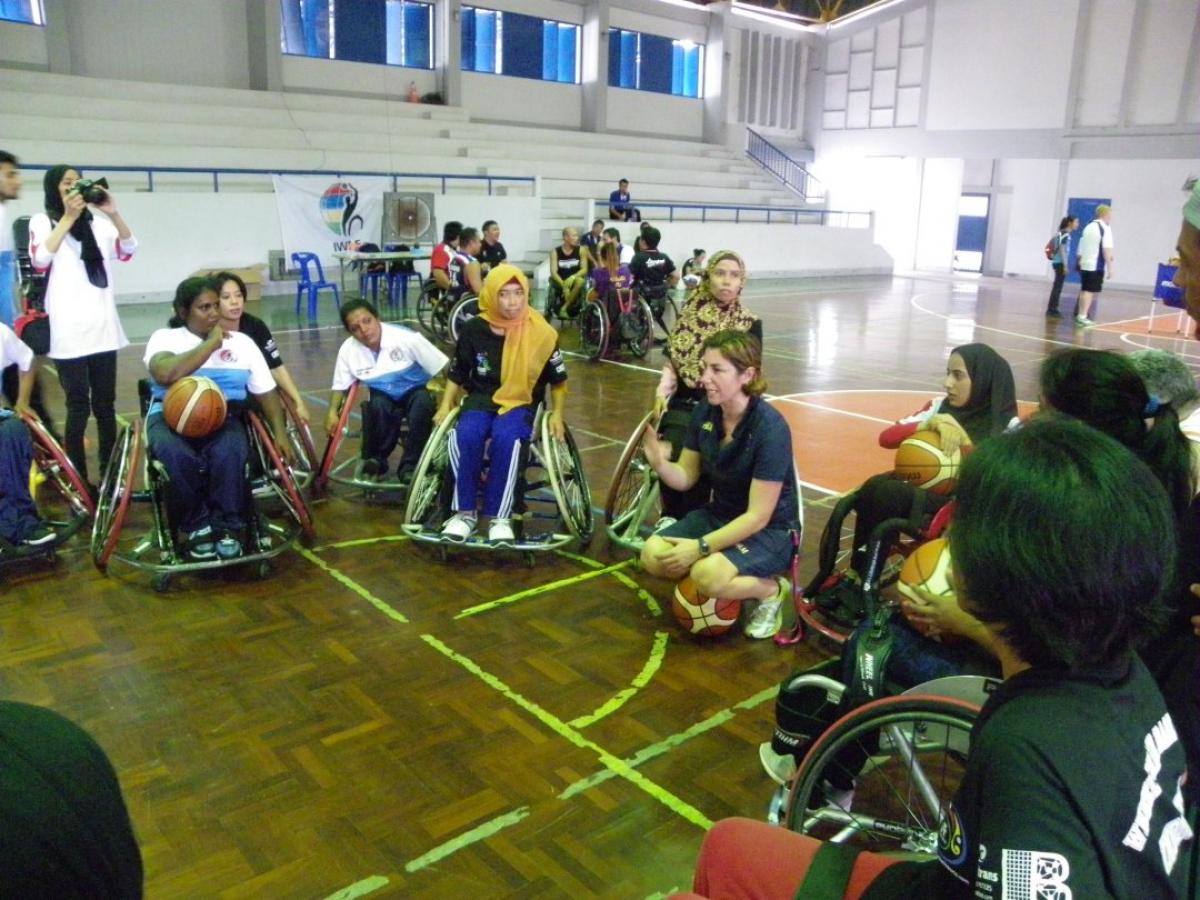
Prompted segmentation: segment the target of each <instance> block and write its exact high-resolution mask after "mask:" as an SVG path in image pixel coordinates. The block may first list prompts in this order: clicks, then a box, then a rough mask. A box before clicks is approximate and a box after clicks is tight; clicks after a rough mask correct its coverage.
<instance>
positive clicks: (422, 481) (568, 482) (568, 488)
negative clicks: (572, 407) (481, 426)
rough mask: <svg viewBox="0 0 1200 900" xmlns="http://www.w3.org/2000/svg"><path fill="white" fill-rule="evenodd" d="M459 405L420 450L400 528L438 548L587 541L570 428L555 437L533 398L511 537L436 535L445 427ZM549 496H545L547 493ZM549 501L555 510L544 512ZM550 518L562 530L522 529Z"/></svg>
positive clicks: (443, 502) (447, 493)
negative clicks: (540, 474) (536, 474)
mask: <svg viewBox="0 0 1200 900" xmlns="http://www.w3.org/2000/svg"><path fill="white" fill-rule="evenodd" d="M461 409H462V408H461V407H456V408H455V409H453V410H452V411H451V412H450V414H449V415H447V416H446V418H445V419H443V420H442V423H441V424H440V425H438V427H437V428H436V429H434V432H433V434H432V435H431V436H430V438H429V443H427V444H426V445H425V450H424V451H423V452H422V453H421V459H420V461H419V462H418V463H417V471H416V473H415V474H414V476H413V481H412V487H411V488H410V490H409V495H408V505H407V507H406V509H405V515H404V525H403V529H404V532H405V533H406V534H408V535H410V536H411V537H412V538H413V539H414V540H416V541H421V542H423V543H427V544H435V545H438V546H439V547H441V548H442V549H443V552H444V551H445V549H446V548H451V547H464V548H470V549H477V550H492V551H494V550H515V551H517V552H520V553H524V554H526V559H527V560H529V561H531V559H532V557H531V554H533V553H536V552H539V551H544V550H554V549H557V548H559V547H564V546H566V545H567V544H569V543H571V541H574V540H578V541H579V542H580V543H581V544H587V542H588V541H589V540H590V539H591V536H592V527H593V521H592V497H591V491H590V489H589V488H588V483H587V478H586V477H585V475H584V472H583V463H582V461H581V460H580V458H579V451H578V449H577V448H576V445H575V438H574V437H573V436H572V434H571V430H570V428H567V431H566V440H565V441H558V440H557V439H555V438H554V436H553V435H552V434H551V433H550V417H549V416H548V415H547V414H546V413H545V407H544V405H543V404H538V407H537V410H536V412H535V414H534V422H533V437H532V439H531V440H530V441H529V442H528V443H527V444H526V445H525V446H524V447H523V448H522V449H521V451H520V452H521V453H522V455H523V457H524V459H523V461H522V462H523V464H522V467H521V476H520V478H521V500H520V502H519V504H518V508H517V509H515V510H514V513H513V516H512V519H513V532H514V535H515V538H516V539H515V540H514V541H511V542H509V541H505V542H500V543H492V542H490V541H488V540H486V539H484V538H482V537H472V538H469V539H468V540H466V541H447V540H446V539H444V538H443V537H442V535H441V527H442V523H443V522H444V521H445V519H446V518H448V517H449V515H450V500H451V496H452V491H453V478H452V472H451V466H450V452H449V443H450V430H451V429H452V428H453V427H454V424H455V422H457V421H458V417H459V415H460V413H461ZM536 468H540V469H542V470H543V471H544V473H545V477H544V478H543V479H539V480H535V481H531V480H530V479H529V477H528V473H529V470H530V469H536ZM547 493H549V494H550V496H549V497H547V496H546V494H547ZM547 505H550V506H553V507H554V508H555V511H556V513H557V514H556V515H552V514H550V513H546V512H543V511H542V509H543V508H544V507H545V506H547ZM549 519H553V520H554V522H555V523H556V525H557V524H558V523H561V524H562V525H563V526H565V531H562V530H558V529H557V528H556V529H554V530H551V531H548V532H540V533H537V534H525V529H526V526H527V524H531V523H532V522H536V521H543V522H544V521H546V520H549Z"/></svg>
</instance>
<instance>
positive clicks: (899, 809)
mask: <svg viewBox="0 0 1200 900" xmlns="http://www.w3.org/2000/svg"><path fill="white" fill-rule="evenodd" d="M978 715H979V707H978V706H976V705H974V704H972V703H968V702H966V701H963V700H957V699H952V698H949V697H937V696H932V695H907V694H906V695H901V696H898V697H885V698H883V699H880V700H876V701H873V702H871V703H868V704H866V705H865V706H860V707H859V708H858V709H855V710H854V711H852V712H851V713H849V714H848V715H846V716H843V717H842V718H841V719H839V720H838V721H837V722H835V723H834V724H833V725H831V726H830V727H829V728H828V729H826V730H825V732H824V733H823V734H821V736H820V737H818V738H817V739H816V740H815V741H814V742H813V744H812V746H811V747H810V749H809V751H808V754H807V755H806V756H805V757H804V759H803V761H802V762H801V763H800V767H799V769H798V770H797V772H796V776H795V778H794V780H793V782H792V789H791V793H790V794H789V796H788V800H787V813H786V824H787V827H788V828H790V829H792V830H793V831H798V832H801V833H802V834H808V835H812V836H814V837H818V838H821V839H822V840H828V841H832V842H834V843H848V844H852V845H854V846H859V847H861V848H863V849H869V850H872V851H876V852H880V851H890V850H904V851H911V852H917V853H928V854H933V853H935V852H936V850H937V833H938V822H939V819H940V816H941V811H942V810H943V809H944V808H945V806H947V805H948V804H949V802H950V800H951V798H952V797H953V796H954V794H955V792H956V791H957V790H958V787H959V784H960V782H961V781H962V777H963V775H964V773H965V772H966V751H967V749H968V748H969V747H970V737H971V728H972V726H973V725H974V724H975V719H976V717H977V716H978ZM831 780H832V783H833V784H835V785H836V784H845V783H847V781H848V780H852V781H853V784H854V791H853V797H852V799H851V798H848V797H846V796H844V795H843V796H840V797H839V796H838V795H837V792H835V791H834V790H833V789H832V788H831V786H830V781H831Z"/></svg>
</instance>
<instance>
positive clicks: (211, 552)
mask: <svg viewBox="0 0 1200 900" xmlns="http://www.w3.org/2000/svg"><path fill="white" fill-rule="evenodd" d="M184 549H185V551H186V552H187V555H188V557H189V558H190V559H192V560H196V561H200V562H202V561H204V560H209V559H216V558H217V548H216V545H215V544H214V543H213V530H212V528H211V527H209V526H208V525H205V526H204V527H203V528H197V529H196V530H195V531H193V532H192V533H191V534H189V535H188V536H187V538H186V539H185V540H184Z"/></svg>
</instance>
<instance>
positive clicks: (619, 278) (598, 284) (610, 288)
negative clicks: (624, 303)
mask: <svg viewBox="0 0 1200 900" xmlns="http://www.w3.org/2000/svg"><path fill="white" fill-rule="evenodd" d="M591 274H592V292H591V294H590V295H589V296H588V300H591V301H594V302H598V303H604V304H605V311H606V312H607V313H608V320H609V322H615V321H617V317H618V312H619V310H618V309H617V304H616V299H615V297H614V290H616V289H621V288H629V287H633V273H632V272H630V271H629V266H623V265H621V257H620V253H619V251H618V250H617V247H616V245H615V244H605V245H604V246H603V247H602V248H601V250H600V265H598V266H597V267H596V268H594V269H592V273H591Z"/></svg>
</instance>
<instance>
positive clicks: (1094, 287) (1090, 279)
mask: <svg viewBox="0 0 1200 900" xmlns="http://www.w3.org/2000/svg"><path fill="white" fill-rule="evenodd" d="M1103 288H1104V273H1103V272H1089V271H1088V270H1087V269H1083V270H1081V271H1080V273H1079V289H1080V290H1081V291H1087V292H1088V293H1089V294H1098V293H1100V291H1101V290H1102V289H1103Z"/></svg>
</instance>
